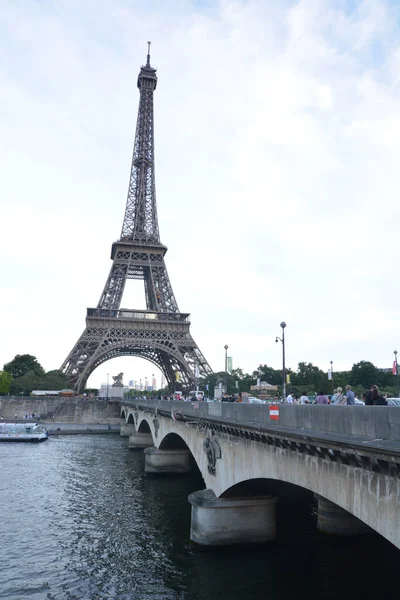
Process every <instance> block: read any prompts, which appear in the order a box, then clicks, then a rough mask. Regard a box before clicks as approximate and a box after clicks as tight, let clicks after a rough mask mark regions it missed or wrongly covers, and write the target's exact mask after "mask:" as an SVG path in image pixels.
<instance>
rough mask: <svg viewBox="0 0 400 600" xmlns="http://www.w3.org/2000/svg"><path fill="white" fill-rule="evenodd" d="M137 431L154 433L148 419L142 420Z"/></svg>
mask: <svg viewBox="0 0 400 600" xmlns="http://www.w3.org/2000/svg"><path fill="white" fill-rule="evenodd" d="M137 432H138V433H152V431H151V429H150V425H149V423H148V421H146V419H143V420H142V421H141V422H140V425H139V427H138V428H137Z"/></svg>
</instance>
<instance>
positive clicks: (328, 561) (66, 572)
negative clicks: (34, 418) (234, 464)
mask: <svg viewBox="0 0 400 600" xmlns="http://www.w3.org/2000/svg"><path fill="white" fill-rule="evenodd" d="M127 441H128V440H127V438H120V437H119V436H117V435H76V436H60V437H57V438H56V437H53V438H51V439H50V440H49V441H48V442H45V443H42V444H38V445H34V444H1V445H0V507H1V513H0V514H1V526H0V532H1V533H0V541H1V543H0V598H6V599H7V600H86V599H87V600H106V599H107V600H111V599H112V600H114V599H115V600H116V599H118V600H150V599H151V600H156V599H157V600H225V599H226V600H248V599H251V600H253V599H254V600H265V599H270V600H289V599H290V600H294V599H299V600H303V599H304V600H311V599H314V598H315V599H318V600H327V599H332V600H333V599H338V598H351V599H352V600H357V599H358V598H363V599H365V598H370V597H371V598H377V599H379V600H385V599H386V598H390V599H391V598H397V599H398V598H399V597H400V591H399V590H400V586H399V584H398V578H397V572H398V570H399V568H400V552H399V551H398V550H396V549H395V548H394V547H393V546H392V545H391V544H389V543H388V542H386V541H384V540H383V539H382V538H380V537H379V536H377V535H375V534H374V535H371V536H364V537H362V538H348V539H345V540H343V539H334V538H331V537H326V536H324V535H321V534H318V533H317V532H316V530H315V507H314V505H313V502H312V496H311V495H310V494H308V493H303V492H293V490H291V491H290V492H287V493H286V494H282V495H281V496H280V500H279V504H278V506H279V508H278V520H277V525H278V540H277V541H276V542H273V543H271V544H269V545H268V546H266V547H256V548H254V547H253V548H240V549H238V550H235V551H234V550H226V549H225V550H224V549H219V550H213V551H212V552H199V551H195V550H193V549H191V548H190V547H189V543H188V542H189V529H190V506H189V504H188V502H187V496H188V494H189V493H190V492H192V491H194V490H198V489H201V488H202V487H204V485H203V481H202V479H201V476H200V475H198V474H197V475H196V474H195V475H190V476H164V477H151V476H150V477H149V476H145V475H144V472H143V463H144V456H143V453H142V452H140V451H132V450H128V448H127Z"/></svg>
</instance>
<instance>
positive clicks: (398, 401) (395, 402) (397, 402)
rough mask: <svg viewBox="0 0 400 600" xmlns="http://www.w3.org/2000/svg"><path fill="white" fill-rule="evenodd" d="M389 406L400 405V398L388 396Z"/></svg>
mask: <svg viewBox="0 0 400 600" xmlns="http://www.w3.org/2000/svg"><path fill="white" fill-rule="evenodd" d="M386 400H387V403H388V406H400V398H386Z"/></svg>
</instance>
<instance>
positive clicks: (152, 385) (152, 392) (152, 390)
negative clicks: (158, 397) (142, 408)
mask: <svg viewBox="0 0 400 600" xmlns="http://www.w3.org/2000/svg"><path fill="white" fill-rule="evenodd" d="M151 395H152V396H154V373H153V374H152V376H151Z"/></svg>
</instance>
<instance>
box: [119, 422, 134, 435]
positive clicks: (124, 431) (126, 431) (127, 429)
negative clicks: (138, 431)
mask: <svg viewBox="0 0 400 600" xmlns="http://www.w3.org/2000/svg"><path fill="white" fill-rule="evenodd" d="M131 433H135V425H134V424H133V423H129V425H127V424H126V423H123V422H122V423H121V428H120V436H121V437H129V436H130V435H131Z"/></svg>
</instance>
